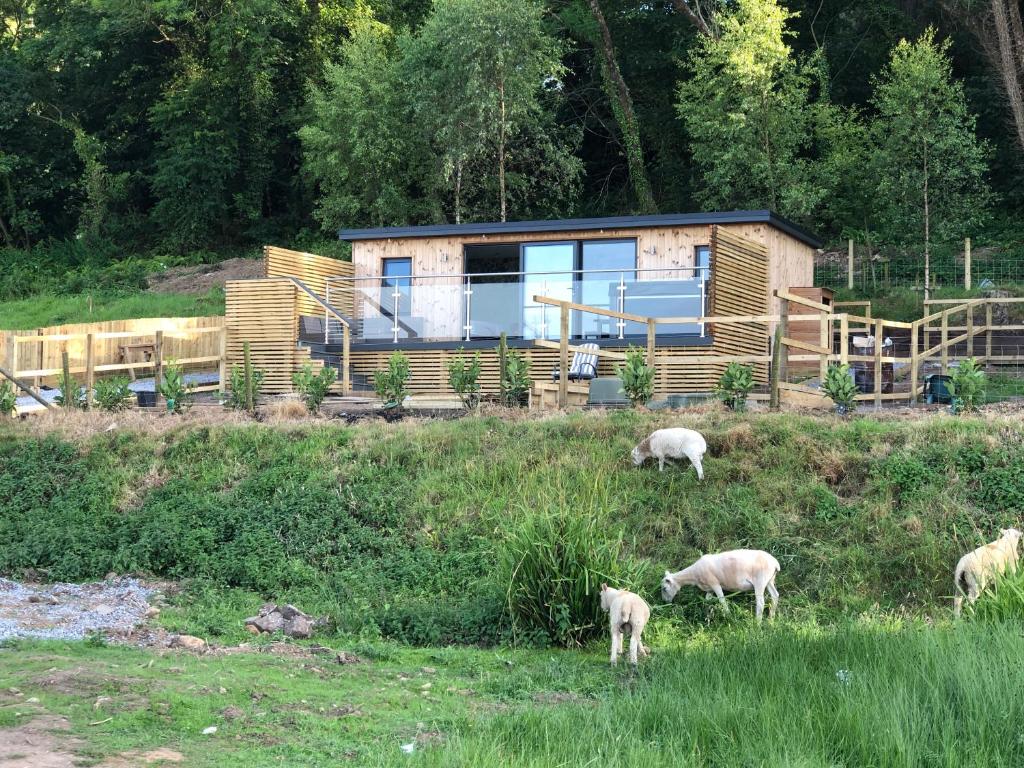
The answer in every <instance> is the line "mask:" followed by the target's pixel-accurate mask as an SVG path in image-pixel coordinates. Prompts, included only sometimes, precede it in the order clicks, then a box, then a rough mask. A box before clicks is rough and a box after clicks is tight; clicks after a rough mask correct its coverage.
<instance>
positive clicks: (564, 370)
mask: <svg viewBox="0 0 1024 768" xmlns="http://www.w3.org/2000/svg"><path fill="white" fill-rule="evenodd" d="M559 307H560V310H561V312H560V314H561V317H560V321H559V326H558V337H559V338H558V367H559V373H558V407H559V408H565V407H566V406H567V405H569V302H567V301H561V302H559Z"/></svg>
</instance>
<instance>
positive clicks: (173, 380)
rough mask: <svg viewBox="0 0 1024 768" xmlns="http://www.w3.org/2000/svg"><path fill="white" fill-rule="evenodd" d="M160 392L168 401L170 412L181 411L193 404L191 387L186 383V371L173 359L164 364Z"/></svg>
mask: <svg viewBox="0 0 1024 768" xmlns="http://www.w3.org/2000/svg"><path fill="white" fill-rule="evenodd" d="M160 394H161V395H163V398H164V400H165V401H166V402H167V410H168V412H169V413H181V412H182V410H183V409H185V408H186V407H187V406H189V405H191V400H192V392H191V387H189V386H188V385H186V384H185V372H184V371H183V370H182V368H181V366H180V365H178V364H177V363H175V361H173V360H168V361H167V363H165V364H164V369H163V376H162V377H161V379H160Z"/></svg>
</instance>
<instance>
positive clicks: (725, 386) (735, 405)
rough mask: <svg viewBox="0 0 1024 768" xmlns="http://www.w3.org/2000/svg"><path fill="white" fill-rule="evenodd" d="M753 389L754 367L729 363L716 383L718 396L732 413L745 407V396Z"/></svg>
mask: <svg viewBox="0 0 1024 768" xmlns="http://www.w3.org/2000/svg"><path fill="white" fill-rule="evenodd" d="M753 388H754V366H752V365H743V364H741V363H735V362H733V363H729V365H728V366H727V367H726V369H725V373H723V374H722V378H721V379H719V381H718V388H717V392H718V396H719V397H721V398H722V400H723V401H724V402H725V404H726V405H727V406H728V407H729V408H730V409H732V410H734V411H743V410H746V407H747V395H749V394H750V392H751V390H752V389H753Z"/></svg>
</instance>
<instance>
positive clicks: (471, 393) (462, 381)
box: [448, 347, 480, 409]
mask: <svg viewBox="0 0 1024 768" xmlns="http://www.w3.org/2000/svg"><path fill="white" fill-rule="evenodd" d="M479 379H480V353H479V352H475V353H474V354H473V357H472V358H470V359H469V360H467V359H466V356H465V353H464V350H463V349H462V347H459V355H458V357H455V358H453V359H451V360H449V361H448V386H450V387H451V388H452V390H453V391H454V392H455V394H457V395H458V396H459V397H460V398H461V399H462V404H463V405H464V406H466V408H469V409H473V408H476V406H477V405H478V404H479V403H480V381H479Z"/></svg>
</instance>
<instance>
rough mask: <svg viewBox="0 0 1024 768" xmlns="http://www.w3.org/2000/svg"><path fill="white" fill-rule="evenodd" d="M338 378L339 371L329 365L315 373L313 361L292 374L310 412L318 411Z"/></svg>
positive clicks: (294, 382)
mask: <svg viewBox="0 0 1024 768" xmlns="http://www.w3.org/2000/svg"><path fill="white" fill-rule="evenodd" d="M337 378H338V372H337V371H336V370H334V368H331V367H330V366H328V365H325V366H323V367H322V368H320V370H319V371H317V372H316V373H313V366H312V364H311V363H306V364H305V365H304V366H302V368H301V369H300V370H298V371H295V373H293V374H292V384H293V385H294V386H295V389H296V391H297V392H298V393H299V397H301V398H302V402H303V403H305V404H306V410H308V411H309V412H310V413H317V412H318V411H319V410H320V404H321V403H323V401H324V398H325V397H326V396H327V391H328V390H329V389H330V388H331V385H332V384H333V383H334V380H335V379H337Z"/></svg>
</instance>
